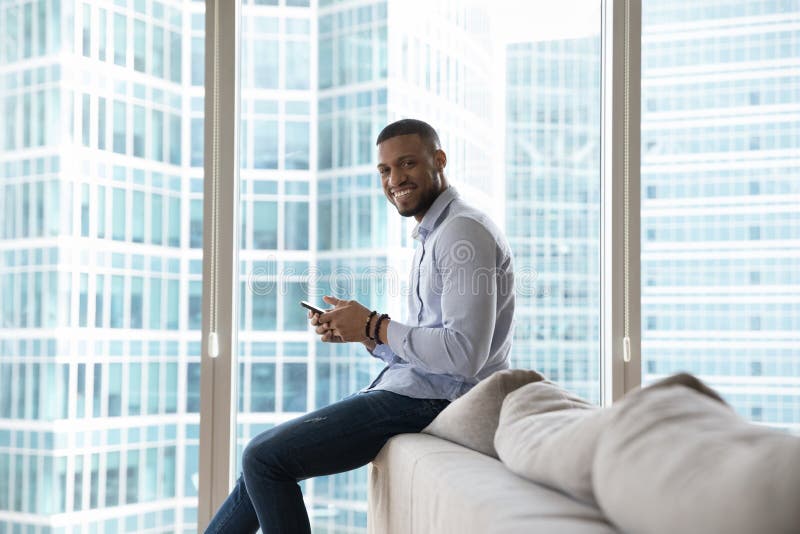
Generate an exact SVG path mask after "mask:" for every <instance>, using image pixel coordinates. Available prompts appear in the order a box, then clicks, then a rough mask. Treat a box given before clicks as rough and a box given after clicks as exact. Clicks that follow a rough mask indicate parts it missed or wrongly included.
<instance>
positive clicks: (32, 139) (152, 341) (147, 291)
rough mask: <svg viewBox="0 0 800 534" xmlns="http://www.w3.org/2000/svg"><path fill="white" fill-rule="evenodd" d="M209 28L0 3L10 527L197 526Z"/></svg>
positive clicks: (178, 10) (4, 407) (4, 515)
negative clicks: (199, 220) (197, 159)
mask: <svg viewBox="0 0 800 534" xmlns="http://www.w3.org/2000/svg"><path fill="white" fill-rule="evenodd" d="M198 19H199V20H200V21H201V22H202V21H203V20H204V14H203V3H202V2H188V3H185V4H180V3H176V2H166V3H164V2H151V1H147V2H145V1H139V0H135V1H133V0H131V1H121V2H120V1H116V2H94V1H91V2H78V3H76V4H75V5H74V6H69V5H67V3H65V2H60V1H57V0H42V1H34V2H22V3H16V2H0V51H2V52H0V67H2V68H0V109H2V110H3V112H4V113H5V115H4V117H5V119H4V121H3V127H2V128H0V136H1V137H2V139H0V146H3V147H4V150H3V151H2V152H1V153H0V206H2V208H0V221H1V222H0V228H1V229H2V231H0V302H2V304H1V305H0V306H1V307H0V310H2V320H0V518H1V519H0V532H34V531H35V532H40V531H41V532H45V531H46V532H50V531H54V532H55V531H58V532H145V531H153V532H156V531H157V532H190V531H194V530H196V522H197V519H196V518H197V511H196V510H197V504H196V502H194V500H193V499H192V498H190V499H185V497H195V496H196V495H197V488H196V483H197V472H198V466H197V438H198V433H199V431H198V423H199V417H198V414H197V413H196V412H197V410H196V406H194V405H192V403H191V396H190V395H191V392H196V391H197V390H198V389H199V374H197V373H196V372H194V371H196V369H197V362H199V320H198V311H197V310H198V309H199V303H198V302H197V300H198V298H199V297H198V295H199V291H198V287H199V284H200V277H201V274H200V270H198V269H197V268H196V266H197V265H200V255H201V251H200V250H199V249H196V248H192V246H193V245H196V241H197V238H196V237H195V235H194V233H191V234H190V219H191V217H192V215H194V214H195V212H196V210H192V209H191V208H192V207H194V206H193V205H192V204H190V201H194V200H197V202H202V200H201V198H202V172H197V170H196V169H191V168H189V167H185V166H183V165H182V164H183V163H186V165H188V164H189V163H190V162H191V161H192V160H191V158H190V154H189V153H185V152H188V151H189V150H190V147H189V146H188V144H187V146H186V147H184V146H183V142H182V140H183V139H184V138H185V139H191V137H190V136H189V132H190V120H191V116H192V115H191V114H190V113H185V111H186V110H190V109H191V110H192V112H191V113H195V114H196V113H197V112H196V111H194V110H195V109H196V107H192V104H193V103H196V102H198V101H199V102H200V103H201V105H200V113H202V101H203V88H202V87H201V86H199V87H196V86H192V85H190V82H191V78H190V77H188V76H186V77H184V76H182V75H181V69H182V66H183V65H189V64H193V60H197V61H199V64H200V65H201V66H202V59H203V57H204V54H203V42H204V39H203V35H202V32H203V28H202V25H201V27H200V30H199V31H195V30H193V34H192V35H186V37H184V34H185V33H186V32H185V28H186V27H188V22H189V20H192V21H194V20H198ZM193 37H194V38H195V39H197V42H199V44H200V46H199V47H198V48H197V50H193V49H192V47H191V45H192V43H193V40H192V38H193ZM187 72H188V71H187ZM184 78H186V80H185V82H184ZM201 84H202V79H201ZM34 148H35V150H33V149H34ZM23 149H25V150H23ZM201 151H202V148H201ZM193 180H194V181H193ZM198 182H199V183H200V188H199V190H198V189H197V188H196V184H197V183H198ZM199 235H200V236H202V233H200V234H199ZM179 475H180V476H179ZM76 512H80V514H78V513H76Z"/></svg>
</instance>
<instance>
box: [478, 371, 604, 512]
mask: <svg viewBox="0 0 800 534" xmlns="http://www.w3.org/2000/svg"><path fill="white" fill-rule="evenodd" d="M608 417H609V415H608V410H601V409H599V408H598V407H596V406H594V405H592V404H590V403H588V402H587V401H585V400H583V399H581V398H579V397H577V396H575V395H573V394H572V393H570V392H568V391H566V390H564V389H562V388H560V387H558V386H556V385H555V384H552V383H549V382H537V383H534V384H528V385H526V386H524V387H522V388H520V389H518V390H516V391H515V392H513V393H511V394H509V395H508V397H506V400H505V402H504V403H503V407H502V410H501V412H500V423H499V425H498V427H497V433H496V434H495V440H494V444H495V447H496V449H497V452H498V455H499V458H500V460H501V461H502V462H503V463H504V464H505V465H506V467H508V469H509V470H511V471H512V472H514V473H516V474H518V475H520V476H522V477H525V478H526V479H528V480H531V481H534V482H538V483H541V484H545V485H548V486H551V487H554V488H557V489H559V490H561V491H564V492H566V493H568V494H569V495H571V496H573V497H575V498H577V499H579V500H582V501H585V502H588V503H594V496H593V492H592V473H591V470H592V461H593V459H594V452H595V447H596V443H597V438H598V436H599V434H600V432H601V430H602V429H603V427H604V425H605V424H606V421H607V420H608Z"/></svg>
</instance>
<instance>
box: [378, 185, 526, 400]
mask: <svg viewBox="0 0 800 534" xmlns="http://www.w3.org/2000/svg"><path fill="white" fill-rule="evenodd" d="M412 236H413V237H414V239H416V240H417V241H419V245H418V246H417V247H416V252H415V254H414V263H413V267H412V270H411V279H410V281H409V284H410V285H409V296H408V312H409V315H408V317H407V318H406V320H405V322H400V321H398V320H396V319H394V318H393V319H392V320H391V322H390V323H389V329H388V332H389V334H388V338H389V339H388V341H389V343H388V344H385V345H378V346H377V347H376V348H375V349H374V350H373V351H372V355H373V356H375V357H376V358H380V359H381V360H383V361H385V362H386V363H387V364H388V365H387V366H386V368H385V369H384V370H383V371H382V372H381V374H380V375H378V377H377V378H376V379H375V381H373V383H372V384H371V385H370V386H369V387H368V388H366V389H364V390H362V391H367V390H370V389H382V390H387V391H392V392H394V393H399V394H401V395H406V396H408V397H414V398H419V399H448V400H455V399H457V398H458V397H460V396H461V395H463V394H464V393H466V392H467V391H469V390H470V389H471V388H472V387H473V386H474V385H475V384H477V383H478V382H479V381H480V380H482V379H484V378H486V377H487V376H489V375H491V374H492V373H494V372H495V371H498V370H500V369H506V368H508V353H509V351H510V350H511V339H512V330H513V322H514V267H513V262H512V258H511V250H510V248H509V246H508V242H507V241H506V239H505V237H504V236H503V234H502V233H501V232H500V230H499V229H498V228H497V226H495V224H494V223H493V222H492V221H491V219H489V217H488V216H487V215H486V214H484V213H482V212H481V211H478V210H477V209H475V208H473V207H471V206H469V205H468V204H466V203H465V202H464V201H463V200H462V199H461V198H460V197H459V195H458V192H457V191H456V190H455V189H454V188H453V187H450V188H448V189H446V190H445V191H444V192H442V193H441V194H440V195H439V196H438V197H437V198H436V200H435V201H434V202H433V204H432V205H431V207H430V208H428V211H427V212H426V213H425V216H424V217H423V219H422V221H421V222H420V223H419V224H417V226H416V227H415V228H414V232H413V233H412Z"/></svg>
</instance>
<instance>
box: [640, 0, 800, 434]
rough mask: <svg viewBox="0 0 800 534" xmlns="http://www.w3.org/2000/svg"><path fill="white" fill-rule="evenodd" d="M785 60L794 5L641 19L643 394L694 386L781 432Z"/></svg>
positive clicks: (743, 5)
mask: <svg viewBox="0 0 800 534" xmlns="http://www.w3.org/2000/svg"><path fill="white" fill-rule="evenodd" d="M799 46H800V4H798V2H796V1H767V0H729V1H723V2H691V1H687V0H678V1H676V0H670V1H662V0H652V1H648V2H644V5H643V28H642V145H641V154H642V168H641V192H642V197H641V210H642V211H641V221H642V222H641V227H642V234H641V244H642V249H641V250H642V256H641V264H642V373H643V377H642V378H643V382H644V383H648V382H652V381H654V380H656V379H658V378H661V377H662V376H664V375H666V374H670V373H673V372H677V371H679V370H685V371H689V372H692V373H695V374H697V375H698V376H700V377H701V378H703V379H704V380H706V381H708V382H709V384H710V385H711V386H713V387H715V388H717V389H718V390H719V391H720V393H721V394H722V395H723V396H724V397H725V398H726V400H728V401H729V402H730V403H731V404H732V406H733V407H734V408H735V409H736V411H737V412H738V413H739V414H741V415H742V416H743V417H745V418H747V419H750V420H752V421H755V422H761V423H764V424H769V425H773V426H777V427H780V428H784V429H787V430H789V431H792V432H794V433H797V432H800V209H798V208H800V196H799V195H800V156H798V154H800V111H798V109H800V107H799V106H798V104H800V74H799V73H798V70H797V66H796V59H797V56H798V47H799Z"/></svg>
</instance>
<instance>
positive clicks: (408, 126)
mask: <svg viewBox="0 0 800 534" xmlns="http://www.w3.org/2000/svg"><path fill="white" fill-rule="evenodd" d="M411 134H417V135H418V136H420V138H422V141H423V142H424V143H425V144H427V145H428V146H429V147H430V148H431V152H433V151H435V150H439V149H440V148H442V145H441V143H440V142H439V134H437V133H436V130H434V129H433V126H431V125H430V124H428V123H427V122H425V121H421V120H418V119H400V120H399V121H395V122H393V123H391V124H390V125H388V126H387V127H385V128H384V129H383V130H381V133H379V134H378V141H377V142H376V143H375V144H376V145H380V144H381V143H383V142H384V141H386V140H387V139H391V138H392V137H397V136H398V135H411Z"/></svg>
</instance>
